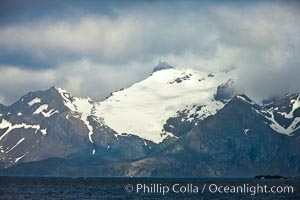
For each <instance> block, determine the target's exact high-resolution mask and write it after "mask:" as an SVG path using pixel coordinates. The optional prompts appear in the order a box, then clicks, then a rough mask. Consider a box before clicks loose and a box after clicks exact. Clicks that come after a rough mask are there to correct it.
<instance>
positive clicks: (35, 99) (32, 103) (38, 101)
mask: <svg viewBox="0 0 300 200" xmlns="http://www.w3.org/2000/svg"><path fill="white" fill-rule="evenodd" d="M36 103H41V99H40V98H37V97H36V98H34V99H32V100H31V101H30V102H28V105H29V106H33V105H34V104H36Z"/></svg>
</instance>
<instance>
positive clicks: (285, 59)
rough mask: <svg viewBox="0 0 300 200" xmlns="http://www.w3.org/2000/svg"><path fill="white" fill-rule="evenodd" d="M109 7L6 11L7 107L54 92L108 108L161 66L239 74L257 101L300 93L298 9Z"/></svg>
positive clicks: (3, 86) (2, 42)
mask: <svg viewBox="0 0 300 200" xmlns="http://www.w3.org/2000/svg"><path fill="white" fill-rule="evenodd" d="M26 2H27V3H28V1H26ZM100 2H101V3H99V1H87V2H86V1H72V3H70V2H69V1H63V3H62V2H61V1H29V4H26V5H25V4H24V3H19V2H18V1H13V2H12V3H11V2H9V3H8V2H4V4H5V6H4V7H1V9H2V10H1V9H0V11H1V12H0V13H1V17H0V18H1V19H0V23H1V24H0V53H1V55H0V65H1V67H0V74H1V80H0V98H2V102H10V101H11V100H12V99H14V100H15V99H16V96H19V95H20V94H22V93H25V91H31V90H36V89H39V88H41V89H44V88H47V87H50V86H51V85H59V86H61V87H64V88H66V89H67V90H70V91H71V92H73V93H74V94H75V95H88V96H91V97H93V98H96V99H102V98H104V97H105V96H107V95H108V94H109V93H110V92H111V91H113V90H116V89H118V88H121V87H125V86H128V85H130V84H131V83H133V82H135V81H137V80H140V79H142V78H144V77H146V76H147V75H148V74H149V73H150V72H151V69H152V68H153V67H154V66H155V63H156V62H157V61H158V60H160V59H164V60H167V61H169V62H170V63H171V64H173V65H175V66H178V67H192V68H197V69H201V70H207V71H216V70H220V69H224V68H228V67H232V66H237V67H238V70H237V73H238V77H239V82H238V87H237V89H238V90H239V91H240V92H244V93H247V94H249V95H250V96H251V97H253V98H256V99H257V100H260V99H262V98H265V97H267V96H272V95H278V94H282V93H285V92H290V91H300V84H295V82H297V78H298V77H299V71H300V70H297V69H299V64H300V62H299V57H298V55H299V48H300V39H299V32H300V24H299V18H300V16H299V14H298V10H299V5H298V3H297V2H288V3H286V2H281V1H277V2H271V1H258V2H251V3H249V1H240V2H236V1H234V2H232V1H225V2H220V1H214V2H211V1H206V2H201V3H200V2H198V1H100ZM30 74H31V75H30ZM11 77H15V79H17V80H18V81H13V79H11ZM29 77H35V79H32V78H29ZM116 80H117V81H116ZM38 82H40V83H41V84H40V86H39V84H37V83H38ZM16 88H18V89H16ZM17 90H18V91H17ZM12 91H14V92H12ZM0 101H1V99H0Z"/></svg>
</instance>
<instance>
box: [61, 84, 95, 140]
mask: <svg viewBox="0 0 300 200" xmlns="http://www.w3.org/2000/svg"><path fill="white" fill-rule="evenodd" d="M56 90H57V91H58V92H59V94H60V95H61V96H62V98H63V99H64V104H65V106H67V107H68V108H69V109H70V110H71V112H75V113H76V114H79V115H80V119H81V121H82V122H83V123H84V124H85V125H86V127H87V129H88V131H89V133H88V137H89V140H90V142H91V143H93V139H92V135H93V127H92V126H91V125H90V122H89V120H88V117H89V116H91V115H92V110H93V108H94V106H95V104H96V103H95V102H94V101H93V100H91V99H90V98H89V97H87V98H78V97H73V96H72V95H71V94H70V93H68V92H67V91H66V90H63V89H61V88H58V87H56Z"/></svg>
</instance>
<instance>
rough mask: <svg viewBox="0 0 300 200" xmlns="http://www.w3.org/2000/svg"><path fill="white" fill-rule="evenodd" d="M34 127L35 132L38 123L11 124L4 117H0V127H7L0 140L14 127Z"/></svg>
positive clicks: (38, 127)
mask: <svg viewBox="0 0 300 200" xmlns="http://www.w3.org/2000/svg"><path fill="white" fill-rule="evenodd" d="M20 128H24V129H29V128H31V129H35V133H37V132H38V131H39V130H40V125H29V124H25V123H22V124H14V125H13V124H11V123H10V122H9V121H6V120H5V119H2V121H1V123H0V129H7V130H6V131H5V132H4V133H3V134H2V135H1V136H0V141H1V140H2V139H3V138H4V137H5V136H6V135H7V134H9V132H11V131H12V130H14V129H20Z"/></svg>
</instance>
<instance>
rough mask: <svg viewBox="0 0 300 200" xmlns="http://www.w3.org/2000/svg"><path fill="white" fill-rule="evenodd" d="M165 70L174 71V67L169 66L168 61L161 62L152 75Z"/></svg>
mask: <svg viewBox="0 0 300 200" xmlns="http://www.w3.org/2000/svg"><path fill="white" fill-rule="evenodd" d="M165 69H174V67H173V66H171V65H169V63H167V62H166V61H161V60H160V61H159V63H158V64H157V65H156V67H154V68H153V70H152V73H154V72H156V71H160V70H165Z"/></svg>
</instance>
